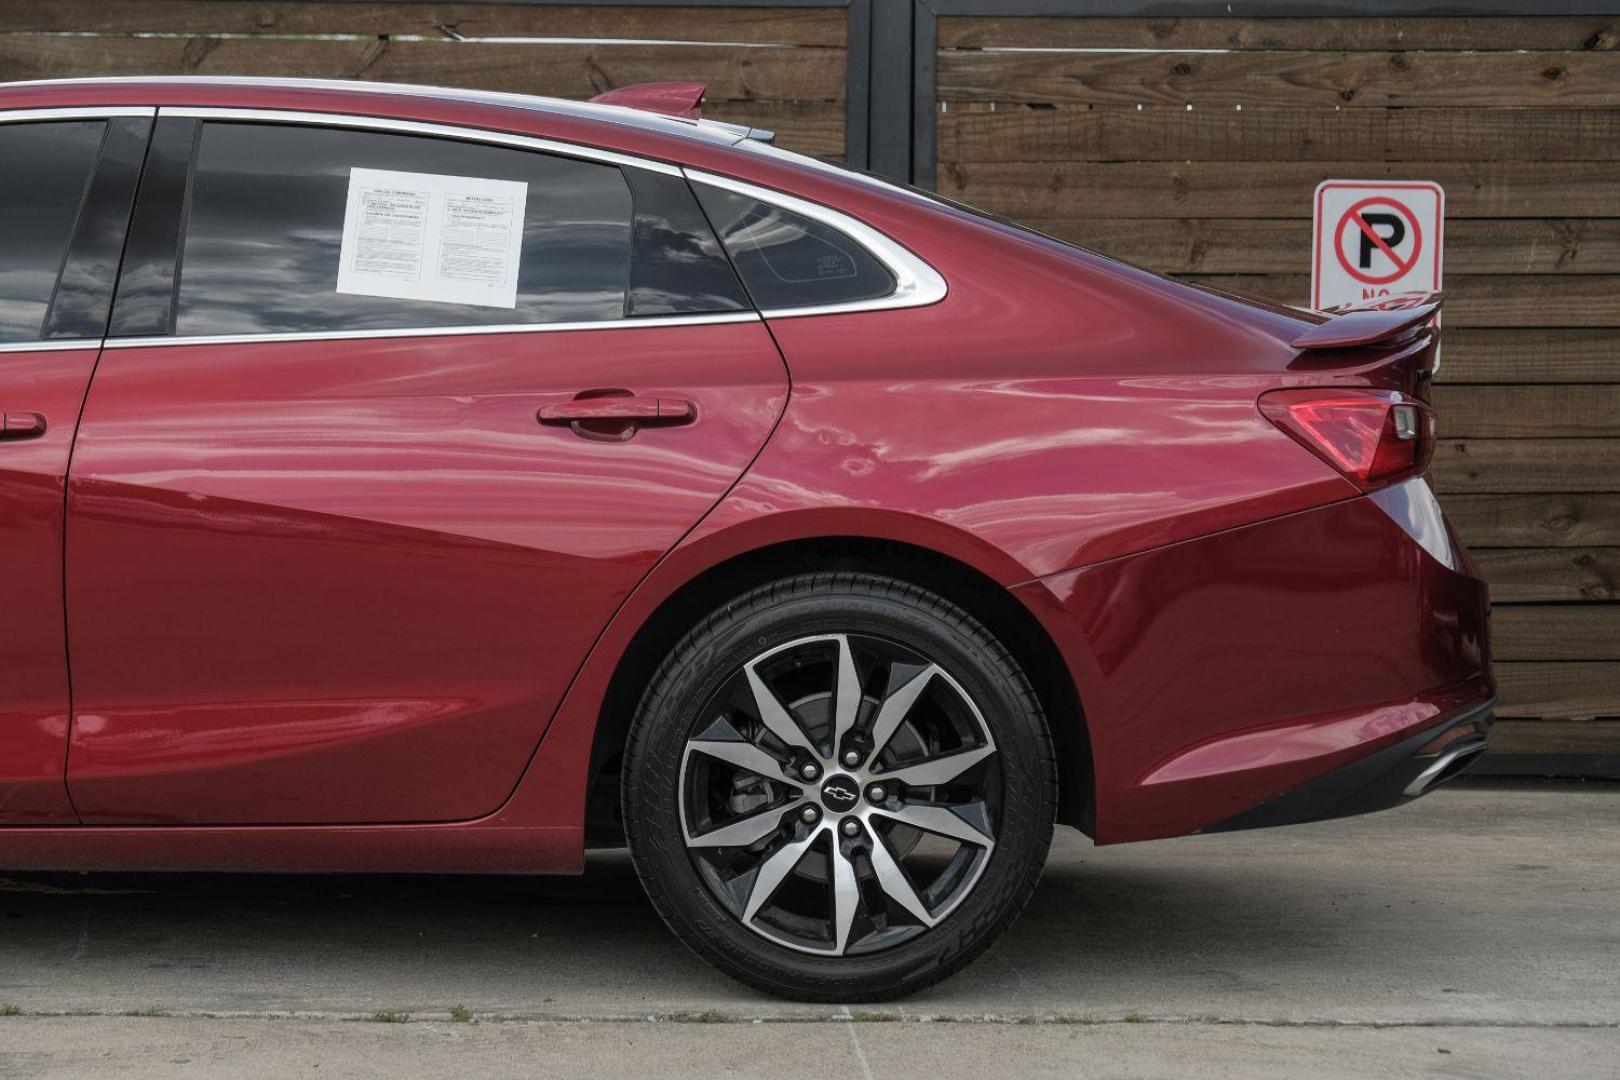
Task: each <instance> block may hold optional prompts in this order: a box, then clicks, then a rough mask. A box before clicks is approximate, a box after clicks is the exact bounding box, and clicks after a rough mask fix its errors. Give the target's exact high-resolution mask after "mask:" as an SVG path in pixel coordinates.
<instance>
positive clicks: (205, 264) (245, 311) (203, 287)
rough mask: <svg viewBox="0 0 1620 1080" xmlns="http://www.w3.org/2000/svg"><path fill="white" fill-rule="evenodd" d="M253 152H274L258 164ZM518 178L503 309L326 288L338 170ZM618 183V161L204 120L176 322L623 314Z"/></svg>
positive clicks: (333, 326)
mask: <svg viewBox="0 0 1620 1080" xmlns="http://www.w3.org/2000/svg"><path fill="white" fill-rule="evenodd" d="M265 162H274V163H276V164H277V167H278V168H277V171H275V172H267V171H266V169H265V165H264V163H265ZM354 167H361V168H374V169H394V170H399V171H404V172H424V173H438V174H442V175H452V176H477V177H481V178H486V179H494V180H517V181H522V182H525V183H527V184H528V185H529V195H528V200H527V215H526V218H525V224H524V230H523V253H522V260H521V262H520V264H519V270H518V297H517V308H516V309H515V310H511V309H505V308H491V307H484V306H479V305H472V304H447V303H434V302H430V301H419V300H398V299H392V298H388V297H375V296H362V295H356V294H352V293H339V292H337V291H336V285H337V271H338V256H339V252H340V251H341V248H342V240H343V216H344V211H345V208H346V205H347V199H348V185H349V170H350V169H351V168H354ZM629 256H630V194H629V189H628V187H627V186H626V184H625V181H624V179H623V177H622V175H621V174H620V172H619V170H618V169H617V168H615V167H612V166H606V165H600V164H597V163H594V162H581V161H573V160H569V159H565V158H554V157H550V156H547V155H544V154H538V153H533V152H529V151H523V150H512V149H506V148H502V147H489V146H478V145H474V144H469V143H459V142H455V141H452V140H445V139H431V138H420V137H415V136H402V135H392V134H379V133H375V132H358V131H341V130H334V129H323V128H297V127H282V126H266V125H243V124H229V125H225V124H210V125H207V127H205V129H204V135H203V145H202V151H201V154H200V156H199V162H198V172H197V179H196V182H195V187H194V190H193V196H192V216H191V221H190V225H189V228H188V230H187V233H186V245H185V256H184V261H183V263H182V271H181V287H180V303H179V315H178V327H179V332H180V333H182V334H254V333H297V332H305V333H308V332H320V331H326V330H332V331H336V330H384V329H396V328H404V327H421V326H428V327H431V326H463V325H469V326H474V325H502V324H518V323H551V322H595V321H601V320H604V319H618V318H622V317H623V315H624V304H625V292H626V289H627V287H628V276H629V262H630V257H629Z"/></svg>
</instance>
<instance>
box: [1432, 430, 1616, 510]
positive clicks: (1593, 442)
mask: <svg viewBox="0 0 1620 1080" xmlns="http://www.w3.org/2000/svg"><path fill="white" fill-rule="evenodd" d="M1430 475H1431V476H1432V477H1433V479H1434V486H1435V490H1436V491H1438V492H1439V493H1440V494H1441V496H1446V495H1451V494H1454V493H1456V494H1475V493H1485V492H1489V493H1495V494H1537V493H1542V492H1582V491H1585V492H1605V493H1613V492H1615V491H1616V490H1620V439H1441V440H1440V444H1439V446H1437V447H1436V448H1435V454H1434V464H1433V465H1432V466H1431V470H1430ZM1441 502H1442V503H1447V504H1449V500H1447V499H1445V498H1442V499H1441Z"/></svg>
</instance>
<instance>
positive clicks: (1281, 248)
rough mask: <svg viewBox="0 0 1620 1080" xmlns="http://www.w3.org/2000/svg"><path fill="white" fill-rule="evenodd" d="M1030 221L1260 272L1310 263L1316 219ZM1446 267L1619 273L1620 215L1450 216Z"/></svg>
mask: <svg viewBox="0 0 1620 1080" xmlns="http://www.w3.org/2000/svg"><path fill="white" fill-rule="evenodd" d="M1023 223H1024V224H1026V225H1028V226H1030V227H1031V228H1034V229H1039V230H1041V231H1042V232H1045V233H1050V234H1051V235H1053V236H1058V237H1061V238H1063V239H1065V240H1069V241H1071V242H1073V243H1076V244H1079V245H1081V246H1082V247H1088V248H1091V249H1093V250H1095V251H1101V252H1103V253H1104V254H1107V255H1112V256H1114V257H1115V258H1118V259H1124V260H1125V261H1126V262H1130V263H1135V264H1136V265H1138V266H1144V267H1147V268H1149V269H1151V270H1156V271H1159V272H1160V273H1198V272H1201V273H1206V274H1261V273H1290V272H1298V271H1300V270H1302V269H1305V268H1308V267H1309V265H1310V258H1311V227H1312V226H1311V222H1310V221H1308V220H1305V219H1299V220H1274V219H1266V218H1136V217H1124V218H1090V217H1083V218H1032V219H1026V220H1025V221H1024V222H1023ZM1445 249H1446V254H1445V258H1446V270H1447V271H1448V272H1450V273H1454V274H1456V273H1462V274H1615V273H1620V218H1557V219H1553V220H1538V219H1524V218H1462V219H1459V220H1452V221H1447V222H1446V236H1445Z"/></svg>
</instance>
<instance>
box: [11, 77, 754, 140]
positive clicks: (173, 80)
mask: <svg viewBox="0 0 1620 1080" xmlns="http://www.w3.org/2000/svg"><path fill="white" fill-rule="evenodd" d="M52 88H59V89H63V90H70V91H78V92H79V94H75V96H80V95H81V94H82V95H83V96H87V97H93V96H94V95H95V92H96V91H97V90H102V89H105V90H117V91H119V92H120V95H121V96H122V95H127V94H129V93H130V92H131V91H133V92H135V93H136V94H138V95H140V96H142V97H150V99H151V100H150V101H149V102H148V103H149V104H152V105H164V104H178V103H177V102H166V101H164V100H163V98H164V96H165V91H174V90H182V91H184V92H186V93H187V94H188V95H191V94H195V93H197V92H199V91H203V92H206V91H208V90H220V91H241V90H253V89H258V90H264V91H287V90H306V91H314V92H319V93H321V94H323V95H334V96H337V97H347V96H351V95H352V96H354V98H355V100H356V103H357V107H358V106H359V105H361V104H363V103H364V102H365V101H366V100H367V99H375V98H376V97H379V96H382V97H393V98H422V99H429V100H432V101H435V102H440V103H450V104H460V105H475V106H495V107H500V108H506V109H522V110H525V111H528V112H531V113H535V114H538V115H546V116H556V117H566V118H568V119H571V120H587V121H597V122H599V123H606V124H616V125H619V126H621V127H629V128H633V129H635V130H637V131H640V132H644V133H646V134H649V135H671V136H675V137H677V138H683V139H691V140H695V141H697V142H700V143H705V144H707V145H710V146H733V145H735V144H736V143H738V142H740V141H742V140H744V139H747V138H749V137H750V136H751V135H756V134H759V133H757V132H756V131H755V130H754V129H752V128H748V127H742V126H738V125H735V124H725V123H720V122H718V121H714V120H690V119H685V118H682V117H674V116H665V115H663V114H660V113H651V112H646V111H644V110H640V109H632V108H627V107H625V106H623V105H604V104H600V103H597V102H591V101H573V100H570V99H568V98H553V97H541V96H539V95H537V94H513V93H504V92H501V91H495V90H468V89H460V88H454V87H444V86H421V85H417V84H413V83H392V82H363V81H359V80H352V79H281V78H266V77H258V76H246V75H149V76H120V77H107V78H85V79H36V80H30V81H26V82H7V83H0V95H4V94H6V93H7V92H8V91H34V90H46V89H52ZM143 91H144V92H145V93H142V92H143ZM187 103H188V104H194V103H195V102H194V101H191V102H187ZM0 107H4V106H0Z"/></svg>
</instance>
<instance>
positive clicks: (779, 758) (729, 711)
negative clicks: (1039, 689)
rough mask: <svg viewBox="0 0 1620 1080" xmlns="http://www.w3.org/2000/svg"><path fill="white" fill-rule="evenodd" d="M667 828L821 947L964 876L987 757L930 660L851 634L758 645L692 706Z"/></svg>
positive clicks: (927, 907) (810, 944)
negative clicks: (677, 796)
mask: <svg viewBox="0 0 1620 1080" xmlns="http://www.w3.org/2000/svg"><path fill="white" fill-rule="evenodd" d="M680 792H681V806H680V814H681V829H682V835H683V836H684V839H685V841H686V845H687V850H688V853H689V855H690V856H691V859H692V862H693V865H694V867H695V868H696V869H697V871H698V874H699V876H700V877H701V879H702V880H703V882H704V883H705V884H706V886H707V887H708V889H709V890H710V892H711V893H712V894H713V895H714V897H715V898H716V899H717V900H718V901H719V902H720V904H721V905H722V906H723V907H725V908H726V909H727V910H729V911H730V912H731V913H732V915H734V916H735V917H736V918H737V919H738V920H739V921H740V922H741V923H742V924H743V925H744V926H746V927H747V928H748V929H749V930H751V931H753V932H754V933H756V934H759V935H761V936H763V937H765V938H767V939H769V940H771V941H774V942H776V943H778V944H780V945H784V946H787V947H789V948H792V949H796V950H800V951H802V952H809V953H817V954H823V955H830V956H856V955H865V954H870V953H875V952H877V951H879V950H883V949H888V948H892V947H894V946H897V945H900V944H903V943H904V942H907V941H909V940H912V939H913V938H915V937H916V936H917V935H919V934H922V933H924V932H925V931H927V930H928V929H929V928H931V927H933V926H935V925H936V924H938V923H939V922H940V921H941V920H942V919H944V918H945V917H946V916H948V915H949V914H950V913H951V912H952V911H953V910H954V909H955V908H956V907H957V906H958V905H960V904H961V902H962V901H963V900H964V899H965V898H966V897H967V896H968V894H969V893H970V892H971V891H972V890H973V888H974V885H975V884H976V883H977V882H978V880H979V877H980V875H981V874H982V873H983V871H984V868H985V866H986V864H987V862H988V861H989V858H990V855H991V852H992V851H993V849H994V847H995V844H996V837H997V827H998V819H999V817H1000V813H1001V797H1002V789H1001V773H1000V763H999V761H998V760H997V752H996V744H995V741H994V740H993V739H992V737H991V734H990V728H989V726H988V725H987V724H986V723H985V719H984V716H983V715H982V713H981V712H980V710H979V707H978V706H977V705H976V704H975V703H974V702H973V700H972V699H971V697H970V696H969V695H968V694H967V692H966V691H964V690H963V688H962V686H961V684H960V683H959V682H958V681H957V680H956V679H954V678H952V676H951V675H950V673H949V672H947V671H946V670H944V669H943V668H942V667H941V666H940V665H939V664H937V663H935V662H934V661H933V660H931V659H929V658H928V657H926V656H923V655H921V654H920V653H918V652H917V651H915V650H914V649H911V648H908V647H905V646H902V645H900V644H897V643H896V642H894V641H890V640H886V639H884V638H881V637H878V636H872V635H862V634H852V633H851V634H819V635H814V636H807V637H802V638H799V639H797V640H793V641H789V642H787V643H786V644H782V645H778V646H776V647H774V648H770V649H767V650H765V651H763V652H761V653H760V654H759V655H758V656H755V657H753V658H752V659H750V660H748V661H747V662H745V663H743V664H742V666H741V667H740V669H739V670H737V671H736V672H735V673H734V674H733V675H731V676H730V677H728V678H727V679H725V680H724V681H723V682H722V683H721V684H720V686H719V687H718V689H717V690H716V691H715V692H714V693H713V694H712V696H711V697H710V699H709V700H708V702H707V703H706V704H705V705H704V706H703V708H702V709H700V710H699V712H698V716H697V720H696V723H695V725H694V730H693V731H692V733H691V735H690V737H689V738H688V740H687V742H686V745H685V749H684V753H683V755H682V761H681V771H680Z"/></svg>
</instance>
